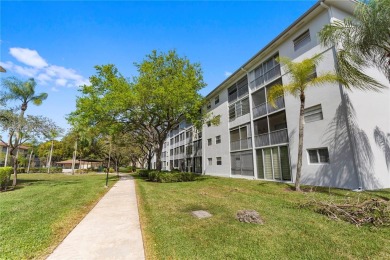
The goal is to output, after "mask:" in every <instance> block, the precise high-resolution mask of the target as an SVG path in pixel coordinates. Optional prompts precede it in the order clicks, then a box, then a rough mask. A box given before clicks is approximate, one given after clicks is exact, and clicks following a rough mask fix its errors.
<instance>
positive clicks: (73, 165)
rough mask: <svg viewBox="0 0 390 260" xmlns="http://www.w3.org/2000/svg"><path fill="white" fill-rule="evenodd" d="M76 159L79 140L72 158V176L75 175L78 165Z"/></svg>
mask: <svg viewBox="0 0 390 260" xmlns="http://www.w3.org/2000/svg"><path fill="white" fill-rule="evenodd" d="M76 157H77V140H76V142H75V145H74V151H73V158H72V175H74V168H75V165H76Z"/></svg>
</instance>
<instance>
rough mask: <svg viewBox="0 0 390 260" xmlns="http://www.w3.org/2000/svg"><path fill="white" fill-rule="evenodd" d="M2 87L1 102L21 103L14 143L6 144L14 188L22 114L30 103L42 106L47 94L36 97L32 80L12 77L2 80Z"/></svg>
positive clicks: (22, 121)
mask: <svg viewBox="0 0 390 260" xmlns="http://www.w3.org/2000/svg"><path fill="white" fill-rule="evenodd" d="M2 85H3V88H4V89H5V93H4V94H3V97H2V98H1V99H2V100H3V101H8V100H18V101H21V103H22V104H21V106H20V114H19V118H18V126H17V127H16V129H15V131H16V134H15V136H14V143H13V144H11V143H8V145H11V149H10V150H9V153H10V155H11V158H12V159H13V162H12V163H13V168H14V180H13V185H14V186H15V185H16V182H17V179H16V176H17V167H18V158H17V151H18V147H19V145H20V139H21V138H22V131H21V130H22V126H23V123H24V113H25V111H26V110H27V107H28V104H29V103H30V102H32V103H33V104H34V105H37V106H39V105H40V104H42V101H44V100H45V99H46V98H47V93H40V94H37V95H36V94H35V87H36V85H37V84H36V82H35V80H34V79H33V78H31V79H29V80H27V81H24V82H23V81H21V80H19V79H17V78H14V77H11V78H6V79H3V80H2ZM10 140H11V137H10Z"/></svg>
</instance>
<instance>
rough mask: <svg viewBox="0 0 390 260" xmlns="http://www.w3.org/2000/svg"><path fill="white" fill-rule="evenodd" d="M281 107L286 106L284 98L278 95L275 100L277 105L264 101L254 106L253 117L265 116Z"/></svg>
mask: <svg viewBox="0 0 390 260" xmlns="http://www.w3.org/2000/svg"><path fill="white" fill-rule="evenodd" d="M281 108H284V98H283V97H278V98H277V99H276V101H275V107H273V106H271V105H270V104H269V103H263V104H261V105H259V106H257V107H255V108H253V118H257V117H261V116H264V115H266V114H268V113H272V112H274V111H276V110H279V109H281Z"/></svg>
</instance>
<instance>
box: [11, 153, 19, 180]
mask: <svg viewBox="0 0 390 260" xmlns="http://www.w3.org/2000/svg"><path fill="white" fill-rule="evenodd" d="M11 153H12V156H11V163H12V166H13V168H14V179H13V181H12V186H14V187H15V186H16V184H17V180H18V152H16V155H14V154H13V151H11Z"/></svg>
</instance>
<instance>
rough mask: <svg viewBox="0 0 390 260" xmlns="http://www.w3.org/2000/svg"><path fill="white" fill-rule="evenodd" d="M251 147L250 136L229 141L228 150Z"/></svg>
mask: <svg viewBox="0 0 390 260" xmlns="http://www.w3.org/2000/svg"><path fill="white" fill-rule="evenodd" d="M250 148H252V137H249V138H247V139H241V140H237V141H233V142H230V150H231V151H238V150H244V149H250Z"/></svg>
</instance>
